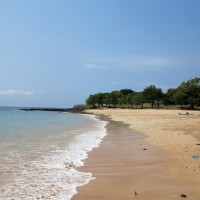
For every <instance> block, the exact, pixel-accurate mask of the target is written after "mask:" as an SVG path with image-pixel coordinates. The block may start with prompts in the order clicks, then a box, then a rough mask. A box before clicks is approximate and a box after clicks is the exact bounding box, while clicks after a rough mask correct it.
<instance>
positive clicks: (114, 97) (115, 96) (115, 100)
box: [110, 91, 120, 107]
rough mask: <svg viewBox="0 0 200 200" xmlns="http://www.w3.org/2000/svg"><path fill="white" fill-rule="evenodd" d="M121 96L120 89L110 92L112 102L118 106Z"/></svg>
mask: <svg viewBox="0 0 200 200" xmlns="http://www.w3.org/2000/svg"><path fill="white" fill-rule="evenodd" d="M119 97H120V93H119V91H112V92H111V93H110V102H111V104H112V105H113V106H115V107H116V106H117V103H118V98H119Z"/></svg>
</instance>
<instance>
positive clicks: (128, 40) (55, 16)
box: [0, 0, 200, 107]
mask: <svg viewBox="0 0 200 200" xmlns="http://www.w3.org/2000/svg"><path fill="white" fill-rule="evenodd" d="M199 10H200V1H198V0H99V1H97V0H84V1H83V0H58V1H55V0H34V1H33V0H29V1H27V0H19V1H15V0H6V1H4V0H0V77H1V79H0V80H1V84H0V105H1V106H49V107H71V106H73V105H74V104H76V103H84V102H85V99H86V98H87V97H88V95H89V94H92V93H97V92H110V91H112V90H118V89H122V88H131V89H133V90H136V91H141V90H143V89H144V88H145V87H146V86H149V85H150V84H155V85H156V86H157V87H160V88H162V89H163V90H164V91H166V89H168V88H171V87H176V86H178V85H179V84H180V83H181V82H182V81H186V80H188V79H191V78H194V77H199V76H200V12H199Z"/></svg>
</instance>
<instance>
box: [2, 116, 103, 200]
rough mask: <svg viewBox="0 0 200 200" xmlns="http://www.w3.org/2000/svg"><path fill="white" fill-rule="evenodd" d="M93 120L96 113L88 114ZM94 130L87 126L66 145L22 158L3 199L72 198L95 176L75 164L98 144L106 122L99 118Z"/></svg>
mask: <svg viewBox="0 0 200 200" xmlns="http://www.w3.org/2000/svg"><path fill="white" fill-rule="evenodd" d="M84 117H89V118H91V119H93V120H98V119H96V118H95V116H92V115H85V116H84ZM98 121H99V122H98V123H97V125H96V127H95V130H94V129H93V130H90V129H89V130H88V131H87V132H84V133H82V134H79V135H77V136H76V137H75V140H74V141H73V142H72V143H71V144H69V145H68V146H67V147H66V148H65V149H57V150H55V151H53V152H49V153H48V154H45V155H44V156H42V158H40V159H39V160H34V161H30V162H26V161H24V162H21V163H20V164H17V165H13V167H12V169H10V170H11V171H12V172H13V173H14V176H15V180H14V182H12V183H9V184H7V185H5V186H4V188H2V189H1V190H0V199H5V200H8V199H9V200H11V199H15V200H23V199H27V200H29V199H48V200H70V199H71V198H72V196H73V195H75V194H76V193H77V191H76V188H77V187H78V186H81V185H84V184H87V183H88V182H89V181H90V180H92V179H94V177H92V174H91V173H89V172H88V173H83V172H79V171H78V170H77V168H76V167H79V166H82V165H83V164H84V162H83V160H84V159H86V158H87V153H88V152H89V151H91V150H92V149H93V148H94V147H98V146H99V144H100V142H101V140H102V139H103V137H105V136H106V129H105V126H106V123H107V122H104V121H100V120H98Z"/></svg>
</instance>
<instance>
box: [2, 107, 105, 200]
mask: <svg viewBox="0 0 200 200" xmlns="http://www.w3.org/2000/svg"><path fill="white" fill-rule="evenodd" d="M105 126H106V122H105V121H100V120H99V119H96V118H95V116H92V115H80V114H71V113H59V112H44V111H43V112H40V111H32V112H30V111H29V112H27V111H19V110H18V109H15V108H0V199H3V200H4V199H5V200H8V199H9V200H11V199H15V200H18V199H20V200H21V199H48V200H51V199H53V200H61V199H63V200H69V199H71V198H72V196H73V195H75V194H76V188H77V187H78V186H81V185H84V184H87V183H88V182H89V181H90V180H91V179H94V177H93V176H92V174H91V173H90V172H88V173H83V172H80V171H78V168H77V167H79V166H82V165H83V164H84V159H85V158H87V153H88V152H89V151H91V150H92V149H93V148H94V147H98V146H99V144H100V142H101V140H102V139H103V137H104V136H105V135H106V129H105Z"/></svg>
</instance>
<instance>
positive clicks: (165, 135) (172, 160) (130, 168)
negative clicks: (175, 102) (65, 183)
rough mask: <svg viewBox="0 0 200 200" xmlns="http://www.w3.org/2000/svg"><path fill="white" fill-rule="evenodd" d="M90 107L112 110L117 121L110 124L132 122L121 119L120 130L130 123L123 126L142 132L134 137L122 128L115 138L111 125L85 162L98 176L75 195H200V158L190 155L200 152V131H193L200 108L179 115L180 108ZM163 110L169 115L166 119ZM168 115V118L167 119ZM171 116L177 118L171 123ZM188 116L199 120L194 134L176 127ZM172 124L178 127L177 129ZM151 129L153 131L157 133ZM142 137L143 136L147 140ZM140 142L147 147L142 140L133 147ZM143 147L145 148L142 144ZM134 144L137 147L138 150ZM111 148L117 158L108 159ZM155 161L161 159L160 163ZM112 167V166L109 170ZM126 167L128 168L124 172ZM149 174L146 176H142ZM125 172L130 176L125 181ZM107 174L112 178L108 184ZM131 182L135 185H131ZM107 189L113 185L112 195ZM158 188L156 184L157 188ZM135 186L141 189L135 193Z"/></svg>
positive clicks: (79, 197) (107, 112)
mask: <svg viewBox="0 0 200 200" xmlns="http://www.w3.org/2000/svg"><path fill="white" fill-rule="evenodd" d="M87 112H89V113H92V114H96V115H104V116H106V115H109V116H110V117H111V119H112V120H113V122H111V124H113V123H119V124H120V122H124V123H125V124H127V125H125V124H124V125H122V124H121V125H120V126H119V127H118V129H120V128H121V127H123V126H127V127H126V129H124V131H125V130H126V131H125V132H129V131H132V134H133V135H138V137H136V138H134V137H132V136H131V137H129V136H130V135H131V134H130V133H128V135H129V136H127V135H123V136H122V135H120V133H119V135H120V136H119V137H116V135H114V134H113V133H112V132H113V130H112V129H109V127H108V136H106V137H105V138H104V139H103V141H102V143H101V145H100V147H99V148H97V149H94V150H93V151H92V152H90V153H89V156H88V157H89V158H88V159H87V160H85V165H84V166H83V167H81V168H80V169H79V170H80V171H84V172H91V173H92V174H93V176H94V177H96V179H95V180H94V181H91V182H90V183H89V184H87V185H85V186H82V187H80V188H78V194H77V195H75V196H74V197H73V198H72V199H73V200H83V199H91V200H95V199H96V200H100V199H103V198H105V199H109V200H111V199H133V198H134V197H137V198H139V199H163V200H164V199H169V198H171V199H180V198H181V196H180V195H181V194H185V195H187V196H188V197H190V199H194V200H197V199H198V197H199V196H200V192H199V191H198V190H199V189H198V188H199V185H200V179H199V172H200V163H199V159H192V158H191V156H192V155H193V154H199V153H200V150H199V147H200V146H198V145H196V144H197V143H198V142H199V140H198V137H199V135H198V134H197V135H196V137H194V135H195V133H196V132H195V130H193V129H195V127H196V125H197V128H198V127H199V126H198V125H199V124H197V122H199V119H200V118H199V116H198V115H199V114H200V112H198V111H194V112H195V114H194V115H193V116H192V115H191V116H189V117H188V116H182V115H178V112H179V111H177V110H176V111H167V112H166V111H161V113H160V111H157V110H142V111H141V110H137V111H135V110H121V109H104V110H89V111H88V110H87ZM142 112H143V113H142ZM180 112H183V111H180ZM168 114H170V115H168ZM162 115H163V116H165V117H163V118H162V117H161V116H162ZM150 116H151V117H150ZM166 116H168V118H169V119H166ZM177 116H178V118H177V119H176V117H177ZM158 118H159V119H158ZM196 119H197V120H196ZM159 120H161V121H159ZM162 120H163V121H164V122H162ZM170 120H172V121H174V123H170V122H171V121H170ZM188 120H189V122H190V120H192V121H194V123H193V124H192V125H193V129H192V128H191V127H190V130H191V131H193V132H192V136H191V135H187V134H188V133H187V130H185V132H184V133H182V132H181V131H182V129H181V128H180V127H175V125H176V126H178V125H179V123H180V121H181V122H182V123H183V124H184V123H185V121H187V122H188ZM142 122H143V123H142ZM150 122H151V123H150ZM152 122H154V123H152ZM163 123H168V124H169V125H168V126H169V127H170V129H169V130H167V129H166V127H164V125H163ZM185 125H186V126H187V125H188V124H187V123H186V124H185ZM108 126H109V125H108ZM113 129H114V128H113ZM172 129H174V130H173V131H172ZM134 130H135V131H134ZM115 131H117V130H115ZM152 132H154V133H153V134H152ZM169 132H171V134H169ZM140 137H142V140H141V138H140ZM139 138H140V139H139ZM139 141H140V143H142V144H145V145H144V146H145V147H143V145H141V144H140V146H135V147H132V145H131V142H132V143H133V144H134V143H137V142H139ZM178 141H179V142H178ZM114 143H117V144H118V147H121V148H120V149H119V148H116V146H114ZM141 146H142V147H143V149H141ZM146 146H148V148H147V147H146ZM172 147H173V148H172ZM190 147H191V148H190ZM133 148H135V149H134V150H133ZM126 149H129V150H130V152H129V153H130V156H125V155H126V153H127V150H126ZM144 149H146V150H144ZM108 152H110V153H109V154H113V155H112V156H114V159H110V160H107V159H106V156H105V154H108ZM136 152H137V153H136ZM144 153H146V154H148V157H146V161H144V160H145V157H144V155H145V154H144ZM116 154H118V158H116V157H115V155H116ZM190 154H192V155H190ZM155 155H156V156H155ZM133 158H134V159H133ZM120 159H121V160H123V159H125V163H128V165H127V164H126V165H125V164H124V165H123V164H121V163H120ZM101 162H104V164H101ZM145 162H147V163H145ZM148 162H149V163H148ZM156 162H158V163H157V165H156ZM113 164H114V165H113ZM137 166H140V168H137ZM152 166H153V169H152ZM161 166H162V167H161ZM109 169H112V170H111V171H109ZM123 170H125V171H126V173H124V172H122V171H123ZM144 174H145V177H146V178H144V177H143V175H144ZM120 177H121V178H120ZM123 177H124V178H125V177H126V178H127V180H126V181H124V178H123ZM119 178H120V179H119ZM108 179H110V180H112V181H111V182H110V183H109V180H108ZM118 179H119V180H118ZM115 181H118V185H117V186H116V185H115V184H113V183H115ZM114 185H115V186H114ZM129 185H130V186H131V188H129ZM138 187H140V188H138ZM107 188H110V189H109V191H110V192H112V194H110V192H109V191H107ZM120 188H122V189H120ZM155 188H157V189H156V190H155ZM159 188H160V189H159ZM113 191H115V192H113ZM134 191H136V193H137V194H136V195H135V194H134ZM113 193H114V194H113ZM127 194H129V195H127ZM109 195H111V196H109ZM120 195H121V196H120ZM108 197H109V198H108Z"/></svg>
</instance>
